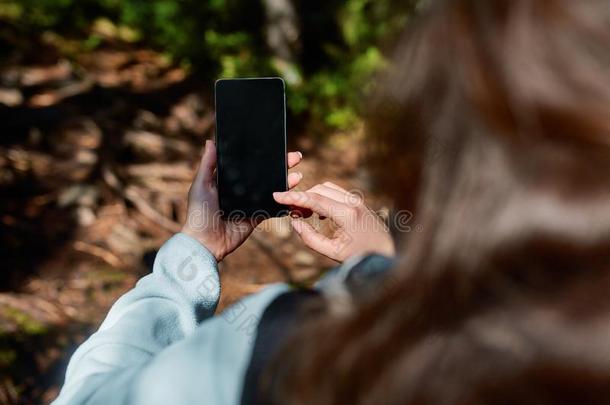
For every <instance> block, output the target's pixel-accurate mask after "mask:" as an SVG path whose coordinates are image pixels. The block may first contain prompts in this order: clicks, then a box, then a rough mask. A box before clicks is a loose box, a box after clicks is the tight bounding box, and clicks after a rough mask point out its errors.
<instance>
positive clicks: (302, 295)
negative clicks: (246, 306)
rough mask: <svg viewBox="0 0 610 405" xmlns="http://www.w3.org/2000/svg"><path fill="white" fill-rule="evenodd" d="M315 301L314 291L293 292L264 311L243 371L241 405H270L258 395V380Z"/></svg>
mask: <svg viewBox="0 0 610 405" xmlns="http://www.w3.org/2000/svg"><path fill="white" fill-rule="evenodd" d="M318 299H320V294H319V293H318V292H317V291H315V290H295V291H290V292H287V293H284V294H281V295H279V296H277V297H276V298H275V299H274V300H273V301H272V302H271V304H269V306H268V307H267V308H266V309H265V312H264V313H263V316H262V318H261V320H260V322H259V324H258V329H257V334H256V340H255V341H254V346H253V348H252V357H251V358H250V364H249V365H248V368H247V370H246V375H245V379H244V386H243V391H242V397H241V403H242V404H243V405H252V404H267V403H270V401H269V399H268V398H266V396H265V394H264V393H263V392H262V391H261V387H260V384H259V382H260V380H261V376H262V374H263V373H264V371H265V368H266V366H267V365H268V363H269V361H271V360H272V359H273V355H274V354H275V352H276V350H277V349H278V348H281V347H282V346H283V344H284V342H285V341H286V339H287V338H288V337H289V335H290V333H291V332H292V331H294V329H295V327H296V326H297V324H298V321H299V318H300V315H301V313H302V308H303V307H304V305H305V304H306V303H310V302H312V301H313V300H318Z"/></svg>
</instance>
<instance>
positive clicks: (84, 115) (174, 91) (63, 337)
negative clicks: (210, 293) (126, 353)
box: [0, 45, 381, 404]
mask: <svg viewBox="0 0 610 405" xmlns="http://www.w3.org/2000/svg"><path fill="white" fill-rule="evenodd" d="M210 90H211V83H208V81H206V80H203V79H201V78H199V77H197V76H196V75H192V74H188V73H187V72H186V71H185V70H183V69H182V68H180V67H176V66H175V65H172V64H171V63H169V62H168V61H167V60H166V59H165V58H164V57H163V56H162V55H160V54H157V53H155V52H153V51H150V50H146V49H130V48H125V47H122V46H118V45H117V46H105V47H102V48H100V49H98V50H96V51H92V52H89V53H85V54H79V55H78V56H77V57H71V58H66V57H64V56H63V55H62V54H61V53H59V52H57V51H56V49H55V48H54V47H53V46H50V45H49V46H48V48H47V49H44V50H43V51H41V52H40V53H38V54H36V55H24V56H23V57H21V58H20V59H17V60H15V61H13V62H12V63H10V64H9V65H7V66H5V67H4V68H3V69H1V70H0V128H2V131H1V132H2V139H1V141H0V193H1V195H2V198H1V202H0V254H1V256H2V267H3V269H2V272H1V273H0V280H1V286H2V287H1V291H0V383H1V388H0V402H2V403H9V404H10V403H48V402H49V401H51V400H52V399H54V398H55V396H56V395H57V393H58V390H59V387H60V385H61V383H62V381H63V374H64V372H65V367H66V364H67V360H68V359H69V356H70V354H71V353H72V352H73V351H74V349H75V347H76V346H77V345H78V344H79V343H81V342H82V341H83V340H84V339H85V338H86V337H87V336H88V335H89V334H90V333H91V332H92V331H94V330H95V328H96V327H97V326H98V325H99V323H100V322H101V320H102V319H103V317H104V315H105V314H106V312H107V310H108V308H109V307H110V305H112V303H113V302H114V301H115V300H116V299H117V298H118V297H119V296H120V295H121V294H122V293H124V292H125V291H127V290H128V289H129V288H131V287H132V286H133V285H134V283H135V282H136V280H137V279H138V278H139V277H141V276H142V275H144V274H146V273H148V272H149V271H150V268H151V265H152V262H153V260H154V256H155V253H156V251H157V250H158V248H159V247H160V246H161V244H162V243H163V242H164V241H165V240H166V239H167V238H168V237H170V236H171V235H172V234H173V233H174V232H176V231H177V230H178V229H179V227H180V224H181V222H182V221H183V220H184V215H185V196H186V193H187V190H188V187H189V184H190V181H191V178H192V173H193V169H194V166H195V163H196V161H197V160H198V156H199V153H200V148H201V145H203V143H204V140H205V139H209V138H211V137H213V130H214V120H213V116H214V115H213V105H212V104H211V97H210ZM289 126H290V123H289ZM290 137H291V141H290V144H291V149H293V150H294V149H298V150H301V151H302V152H303V153H304V155H305V159H304V161H303V163H302V164H301V165H300V167H299V168H298V170H299V171H301V172H303V173H304V175H305V179H304V181H303V184H302V185H301V186H300V187H299V188H307V187H309V186H311V185H313V184H315V183H318V182H320V181H323V180H327V179H328V180H332V181H334V182H336V183H338V184H339V185H341V186H343V187H345V188H347V189H358V190H364V191H366V190H367V189H368V187H367V178H366V173H365V171H364V170H363V169H362V168H361V163H360V156H361V152H362V149H361V142H360V139H361V136H360V135H359V132H358V131H354V132H353V133H350V134H333V135H332V136H330V135H329V136H328V137H326V141H325V142H324V143H323V144H322V143H321V142H320V141H319V140H315V139H319V138H316V137H311V136H308V134H303V133H301V134H295V133H292V134H291V135H290ZM373 207H374V208H380V207H381V203H380V202H379V201H377V202H376V203H375V204H374V205H373ZM314 220H315V219H314ZM324 226H327V225H325V224H324ZM260 228H261V229H257V230H256V231H255V233H254V234H253V237H251V238H250V239H249V240H248V241H247V242H246V243H245V244H244V245H243V246H242V247H241V248H239V249H238V250H237V251H236V252H235V253H234V254H232V255H231V256H229V257H228V258H226V260H224V261H223V262H222V263H221V265H220V274H221V279H222V297H221V303H220V308H219V310H222V309H223V308H225V307H226V306H227V305H230V304H231V303H232V302H234V301H235V300H237V299H238V298H240V297H242V296H244V295H246V294H250V293H253V292H255V291H257V290H258V289H260V288H261V287H263V286H264V285H265V284H267V283H272V282H277V281H297V282H305V283H307V282H311V281H313V280H315V279H316V278H317V277H318V276H319V274H320V273H321V272H323V271H324V270H325V269H328V268H329V267H332V266H333V265H334V264H333V262H332V261H330V260H328V259H326V258H323V257H321V256H319V255H317V254H315V253H313V252H311V251H309V250H308V249H307V248H304V247H303V246H302V244H301V243H300V242H299V240H298V238H297V237H296V236H295V234H294V233H293V232H292V231H291V229H290V226H289V223H288V222H287V219H286V218H284V219H274V220H271V221H268V222H267V223H265V224H264V225H263V226H261V227H260Z"/></svg>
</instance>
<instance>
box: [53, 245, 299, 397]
mask: <svg viewBox="0 0 610 405" xmlns="http://www.w3.org/2000/svg"><path fill="white" fill-rule="evenodd" d="M288 290H289V286H288V285H286V284H275V285H271V286H270V287H268V288H266V289H265V290H263V291H262V292H260V293H258V294H256V295H253V296H250V297H247V298H246V299H244V300H242V301H240V302H238V303H237V304H235V305H234V306H232V307H230V308H228V309H227V310H225V311H224V312H223V313H222V314H221V315H219V316H213V315H214V311H215V310H216V306H217V305H218V299H219V297H220V281H219V277H218V267H217V263H216V260H215V259H214V257H213V256H212V254H211V253H210V252H209V251H208V250H207V249H206V248H205V247H203V246H202V245H201V244H200V243H198V242H197V241H195V240H194V239H192V238H190V237H189V236H187V235H185V234H177V235H175V236H173V237H172V238H171V239H169V240H168V241H167V242H166V243H165V244H164V245H163V247H162V248H161V250H159V253H158V254H157V257H156V259H155V264H154V267H153V272H152V273H151V274H149V275H148V276H146V277H144V278H142V279H141V280H140V281H139V282H138V283H137V284H136V286H135V287H134V288H133V289H132V290H131V291H129V292H128V293H126V294H125V295H123V296H122V297H121V298H120V299H119V300H118V301H117V302H116V303H115V304H114V305H113V306H112V308H111V310H110V312H109V313H108V315H107V317H106V319H105V320H104V322H103V323H102V325H101V326H100V328H99V330H98V331H97V332H95V333H94V334H93V335H92V336H91V337H90V338H89V339H88V340H87V341H86V342H85V343H83V344H82V345H81V346H80V347H79V348H78V349H77V350H76V352H75V353H74V355H73V356H72V358H71V359H70V363H69V365H68V369H67V371H66V379H65V383H64V386H63V388H62V390H61V392H60V394H59V397H58V398H57V399H56V400H55V402H53V404H54V405H64V404H104V405H108V404H112V405H119V404H134V405H140V404H141V405H144V404H145V405H154V404H175V405H181V404H194V403H206V404H223V405H225V404H237V403H239V401H240V396H241V392H242V388H243V387H242V385H243V381H244V374H245V372H246V369H247V366H248V362H249V361H250V354H251V350H252V344H253V339H254V338H255V334H256V328H257V326H258V322H259V320H260V318H261V316H262V313H263V311H264V310H265V308H266V307H267V306H268V305H269V303H270V302H271V301H273V299H274V298H275V297H277V296H278V295H279V294H281V293H284V292H286V291H288Z"/></svg>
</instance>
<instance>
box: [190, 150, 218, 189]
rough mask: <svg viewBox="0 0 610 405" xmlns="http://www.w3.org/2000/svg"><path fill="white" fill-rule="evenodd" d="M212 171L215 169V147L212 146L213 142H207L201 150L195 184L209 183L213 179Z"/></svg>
mask: <svg viewBox="0 0 610 405" xmlns="http://www.w3.org/2000/svg"><path fill="white" fill-rule="evenodd" d="M214 169H216V145H214V142H212V141H210V140H207V141H205V147H204V149H203V155H202V156H201V162H200V163H199V170H198V171H197V176H196V178H195V182H197V183H198V184H201V183H205V184H209V183H211V182H212V180H213V179H214Z"/></svg>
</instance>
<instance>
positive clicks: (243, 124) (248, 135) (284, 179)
mask: <svg viewBox="0 0 610 405" xmlns="http://www.w3.org/2000/svg"><path fill="white" fill-rule="evenodd" d="M215 100H216V101H215V102H216V150H217V154H218V156H217V172H216V182H217V186H218V198H219V202H220V209H221V211H222V216H223V218H225V219H226V218H240V217H249V218H252V217H262V218H271V217H278V216H282V215H286V214H287V213H288V212H289V211H288V208H287V207H285V206H283V205H281V204H278V203H276V202H275V200H274V199H273V192H275V191H286V190H288V174H287V171H288V168H287V161H286V96H285V86H284V81H283V80H282V79H281V78H277V77H270V78H249V79H221V80H218V81H216V86H215Z"/></svg>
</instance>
